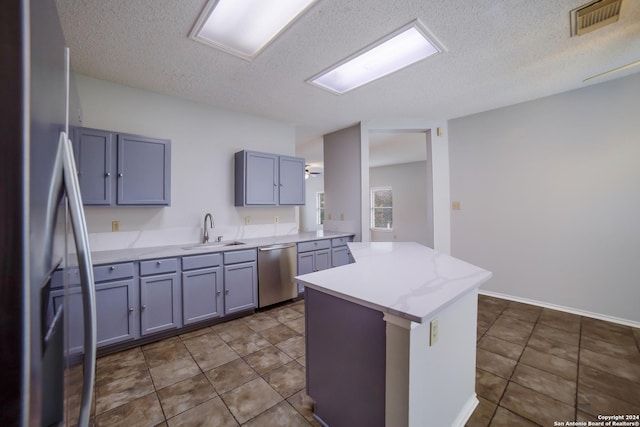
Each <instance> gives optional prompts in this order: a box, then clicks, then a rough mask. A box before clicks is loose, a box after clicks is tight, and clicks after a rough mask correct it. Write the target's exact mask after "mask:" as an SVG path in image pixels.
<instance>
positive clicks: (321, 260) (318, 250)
mask: <svg viewBox="0 0 640 427" xmlns="http://www.w3.org/2000/svg"><path fill="white" fill-rule="evenodd" d="M327 268H331V241H330V240H326V239H325V240H314V241H310V242H302V243H298V274H299V275H300V274H307V273H313V272H314V271H320V270H326V269H327ZM303 291H304V286H302V285H300V284H298V293H301V292H303Z"/></svg>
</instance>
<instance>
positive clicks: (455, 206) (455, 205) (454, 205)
mask: <svg viewBox="0 0 640 427" xmlns="http://www.w3.org/2000/svg"><path fill="white" fill-rule="evenodd" d="M451 210H452V211H459V210H460V202H459V201H457V200H456V201H453V202H451Z"/></svg>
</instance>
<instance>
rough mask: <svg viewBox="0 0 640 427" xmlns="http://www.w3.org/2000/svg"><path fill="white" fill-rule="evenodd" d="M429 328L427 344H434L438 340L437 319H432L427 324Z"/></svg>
mask: <svg viewBox="0 0 640 427" xmlns="http://www.w3.org/2000/svg"><path fill="white" fill-rule="evenodd" d="M429 328H430V330H431V333H430V337H429V346H432V345H435V343H436V342H437V341H438V319H433V320H432V321H431V323H430V324H429Z"/></svg>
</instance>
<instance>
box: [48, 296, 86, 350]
mask: <svg viewBox="0 0 640 427" xmlns="http://www.w3.org/2000/svg"><path fill="white" fill-rule="evenodd" d="M51 300H52V303H53V304H52V307H53V311H52V312H51V313H49V317H50V319H49V320H51V319H52V318H53V315H54V314H55V313H56V312H57V311H58V308H59V307H60V305H62V304H63V303H64V290H63V289H60V290H57V291H51ZM64 318H65V327H66V328H67V329H66V330H65V334H66V339H67V343H68V345H67V348H68V349H69V355H72V354H78V353H82V352H83V351H84V314H83V311H82V293H81V290H80V288H79V287H76V288H71V289H69V291H68V299H67V306H66V307H64Z"/></svg>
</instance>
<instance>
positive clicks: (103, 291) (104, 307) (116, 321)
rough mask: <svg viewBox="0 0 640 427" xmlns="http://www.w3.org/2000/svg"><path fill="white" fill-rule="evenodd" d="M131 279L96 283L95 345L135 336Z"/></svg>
mask: <svg viewBox="0 0 640 427" xmlns="http://www.w3.org/2000/svg"><path fill="white" fill-rule="evenodd" d="M133 284H134V281H133V279H127V280H117V281H113V282H108V283H100V284H98V283H96V323H97V329H98V335H97V345H98V347H103V346H106V345H111V344H116V343H119V342H122V341H127V340H132V339H134V338H136V333H135V328H134V311H135V310H134V292H133Z"/></svg>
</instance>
